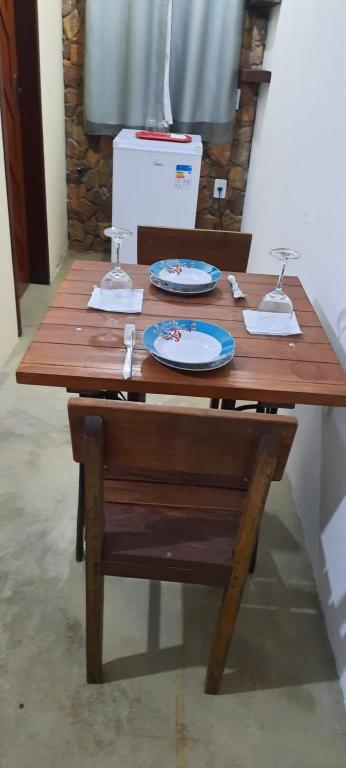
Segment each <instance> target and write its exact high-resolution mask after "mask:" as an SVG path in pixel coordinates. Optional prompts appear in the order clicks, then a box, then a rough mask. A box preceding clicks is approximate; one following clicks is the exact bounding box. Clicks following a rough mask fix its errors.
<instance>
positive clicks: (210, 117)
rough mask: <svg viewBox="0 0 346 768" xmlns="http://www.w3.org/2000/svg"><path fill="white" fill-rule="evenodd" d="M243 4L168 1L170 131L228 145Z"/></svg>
mask: <svg viewBox="0 0 346 768" xmlns="http://www.w3.org/2000/svg"><path fill="white" fill-rule="evenodd" d="M243 13H244V2H243V0H173V12H172V37H171V63H170V95H171V105H172V113H173V120H174V130H176V131H177V132H178V133H199V134H201V136H202V138H203V139H204V140H205V141H211V142H215V143H219V142H220V143H222V142H226V141H229V139H230V136H231V130H232V121H233V118H234V115H235V110H236V100H237V84H238V68H239V56H240V46H241V35H242V23H243Z"/></svg>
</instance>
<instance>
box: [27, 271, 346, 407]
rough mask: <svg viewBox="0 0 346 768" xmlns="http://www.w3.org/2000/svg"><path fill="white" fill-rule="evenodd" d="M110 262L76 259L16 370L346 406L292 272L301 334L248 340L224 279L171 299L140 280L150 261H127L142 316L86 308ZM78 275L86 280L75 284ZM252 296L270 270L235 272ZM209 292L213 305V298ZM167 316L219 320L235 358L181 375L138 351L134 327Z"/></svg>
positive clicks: (343, 383)
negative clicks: (126, 339)
mask: <svg viewBox="0 0 346 768" xmlns="http://www.w3.org/2000/svg"><path fill="white" fill-rule="evenodd" d="M107 269H109V265H107V264H98V263H96V264H95V263H93V262H87V261H86V262H77V263H76V264H75V265H74V266H73V267H72V268H71V270H70V272H69V274H68V275H67V277H66V280H65V281H64V283H63V285H62V286H61V288H60V290H59V291H58V293H57V294H56V296H55V297H54V299H53V301H52V306H51V307H50V309H49V310H48V312H47V315H46V317H45V318H44V320H43V323H42V324H41V326H40V327H39V329H38V331H37V334H36V336H35V338H34V341H33V342H32V343H31V345H30V346H29V348H28V351H27V354H26V355H25V357H24V359H23V361H22V363H21V365H20V367H19V369H18V373H17V380H18V381H19V382H23V383H36V384H51V385H53V386H66V387H71V388H76V389H91V390H93V389H96V390H97V389H112V390H127V391H132V392H133V391H137V392H153V393H162V394H185V395H197V396H204V397H224V398H230V399H233V398H243V399H255V400H263V401H265V402H286V403H296V402H300V403H319V404H330V405H346V380H345V379H346V377H345V374H344V373H343V371H342V369H341V366H340V364H339V362H338V360H337V358H336V356H335V354H334V352H333V349H332V347H331V345H330V343H329V341H328V339H327V337H326V335H325V333H324V331H323V329H322V327H321V324H320V321H319V319H318V317H317V315H316V313H315V312H314V310H313V308H312V306H311V304H310V302H309V300H308V298H307V297H306V294H305V292H304V290H303V288H302V286H301V285H300V283H299V280H298V279H297V278H288V279H287V280H289V281H290V282H287V285H290V286H291V290H292V296H293V291H294V294H295V298H294V302H295V304H296V305H297V304H298V303H299V306H300V307H301V309H298V308H297V317H298V321H299V323H300V325H301V328H302V330H303V334H302V335H301V336H294V337H282V338H278V337H275V338H273V337H271V336H265V335H261V336H256V337H254V336H250V335H249V334H248V333H247V331H246V328H245V326H244V322H243V317H242V310H243V308H244V302H236V301H235V300H234V299H233V296H232V294H231V292H230V289H229V285H228V283H227V281H226V278H225V276H223V279H222V280H221V281H220V284H219V287H218V288H217V289H216V290H215V291H213V292H211V293H210V294H207V295H206V296H203V297H200V298H199V300H198V301H197V300H196V299H192V300H191V297H189V299H185V297H175V296H174V297H171V296H169V295H167V294H164V293H163V292H162V291H159V290H157V289H156V288H154V287H153V286H148V283H147V279H148V278H147V270H148V268H147V267H141V266H138V265H129V272H130V273H131V274H133V276H134V278H135V284H136V285H143V286H144V287H145V292H146V295H147V296H148V298H145V300H144V303H143V312H142V314H140V315H122V314H116V313H105V312H100V311H97V310H91V309H88V308H87V300H88V295H89V292H90V290H91V287H92V284H93V279H94V277H95V276H96V274H97V275H98V279H100V275H102V274H103V273H104V272H105V271H107ZM77 275H78V278H80V277H81V275H82V277H83V279H78V280H76V276H77ZM239 279H241V280H242V281H244V282H243V283H242V285H244V286H246V291H247V292H248V293H249V301H250V302H252V303H255V301H257V297H258V296H259V297H260V296H261V295H262V293H264V292H265V291H266V290H268V289H270V288H271V287H272V285H273V283H271V279H273V281H274V283H275V277H274V276H273V278H271V277H268V276H267V275H250V274H248V273H247V274H246V275H240V276H239ZM216 291H218V294H219V301H215V295H216ZM170 317H190V318H192V319H199V318H201V319H204V320H206V319H208V320H210V321H211V322H216V323H218V324H222V326H223V327H224V328H226V330H229V331H230V332H231V333H232V334H233V335H234V337H235V340H236V356H235V358H234V360H233V361H232V362H231V363H230V364H228V365H227V366H225V367H224V368H222V369H219V370H217V371H210V372H204V373H199V374H197V373H193V374H192V373H185V372H180V371H177V370H174V369H171V368H168V367H165V366H163V365H162V364H160V363H158V362H157V361H155V360H154V359H153V358H152V357H151V356H150V355H148V354H147V352H146V351H145V350H144V349H143V345H142V342H141V331H142V330H143V329H144V328H145V327H147V326H148V325H150V324H151V323H153V322H157V321H158V320H162V319H163V320H164V319H169V318H170ZM126 322H135V323H136V328H137V345H136V350H135V352H134V358H133V378H132V379H130V380H127V381H126V382H124V380H123V379H122V367H123V362H124V355H125V349H124V346H123V331H124V326H125V323H126Z"/></svg>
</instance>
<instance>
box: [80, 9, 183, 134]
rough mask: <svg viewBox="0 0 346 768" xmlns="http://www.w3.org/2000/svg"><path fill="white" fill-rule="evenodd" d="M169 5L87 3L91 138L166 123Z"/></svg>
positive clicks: (86, 94)
mask: <svg viewBox="0 0 346 768" xmlns="http://www.w3.org/2000/svg"><path fill="white" fill-rule="evenodd" d="M168 9H169V0H87V3H86V19H85V25H86V29H85V35H86V37H85V44H86V51H85V85H84V88H85V90H84V115H85V129H86V131H87V133H96V134H111V135H115V133H116V132H117V131H118V129H119V128H120V127H123V126H127V127H128V128H140V127H143V126H144V125H145V121H146V119H147V118H148V117H156V118H157V119H162V118H163V93H164V78H165V57H166V39H167V24H168Z"/></svg>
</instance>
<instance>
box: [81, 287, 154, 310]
mask: <svg viewBox="0 0 346 768" xmlns="http://www.w3.org/2000/svg"><path fill="white" fill-rule="evenodd" d="M143 293H144V291H143V288H134V290H133V291H128V290H125V289H124V290H122V289H117V290H116V291H108V294H109V296H107V298H106V300H105V298H104V296H101V291H100V288H99V286H98V285H94V290H93V292H92V294H91V296H90V299H89V301H88V307H91V309H103V310H104V311H105V312H125V313H126V314H130V313H131V312H141V311H142V304H143Z"/></svg>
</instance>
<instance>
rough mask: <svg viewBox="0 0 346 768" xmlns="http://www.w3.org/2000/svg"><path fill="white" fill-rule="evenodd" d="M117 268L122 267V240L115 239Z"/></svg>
mask: <svg viewBox="0 0 346 768" xmlns="http://www.w3.org/2000/svg"><path fill="white" fill-rule="evenodd" d="M115 268H116V269H119V268H120V240H116V241H115Z"/></svg>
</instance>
